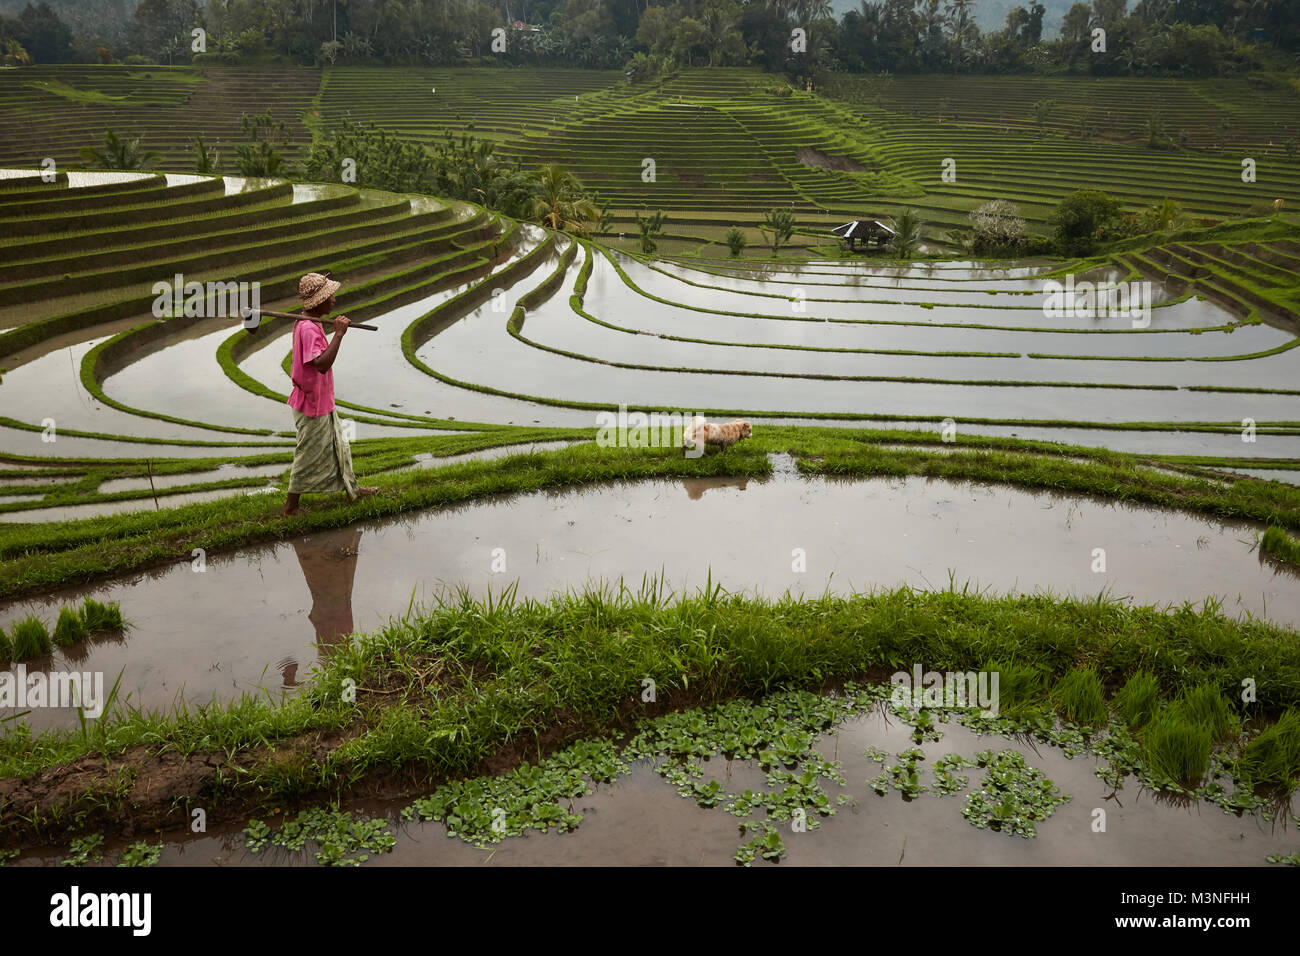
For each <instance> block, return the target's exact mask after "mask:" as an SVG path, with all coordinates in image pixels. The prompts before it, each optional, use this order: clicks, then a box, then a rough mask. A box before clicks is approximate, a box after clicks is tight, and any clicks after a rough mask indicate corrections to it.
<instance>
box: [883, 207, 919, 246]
mask: <svg viewBox="0 0 1300 956" xmlns="http://www.w3.org/2000/svg"><path fill="white" fill-rule="evenodd" d="M921 238H922V237H921V220H920V218H919V217H918V216H917V215H916V210H915V209H911V208H907V209H904V210H903V211H902V212H900V213H899V214H898V215H897V216H895V217H894V235H893V238H891V239H890V240H889V248H890V251H891V252H893V254H894V256H895V257H896V258H899V259H910V258H912V252H913V251H914V250H915V249H916V247H917V246H918V245H919V244H920V242H921Z"/></svg>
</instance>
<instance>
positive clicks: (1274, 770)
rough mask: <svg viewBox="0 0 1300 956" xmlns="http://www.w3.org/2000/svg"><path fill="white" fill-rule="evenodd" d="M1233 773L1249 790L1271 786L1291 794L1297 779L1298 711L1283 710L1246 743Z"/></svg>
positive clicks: (1299, 749) (1299, 757) (1299, 759)
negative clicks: (1274, 719) (1249, 787)
mask: <svg viewBox="0 0 1300 956" xmlns="http://www.w3.org/2000/svg"><path fill="white" fill-rule="evenodd" d="M1235 771H1236V776H1237V777H1238V779H1239V780H1241V781H1243V782H1245V783H1247V784H1249V785H1250V786H1251V787H1252V788H1255V787H1260V786H1274V787H1281V788H1283V789H1284V790H1285V791H1286V792H1287V793H1291V792H1292V791H1294V790H1295V788H1296V778H1297V777H1300V711H1295V710H1288V711H1286V712H1285V713H1283V714H1282V716H1281V717H1279V718H1278V720H1277V723H1275V724H1273V726H1271V727H1269V728H1267V729H1266V730H1264V731H1262V732H1261V733H1260V734H1259V736H1258V737H1256V738H1255V739H1254V740H1252V741H1251V742H1250V743H1249V744H1247V745H1246V749H1245V750H1244V751H1243V752H1242V755H1241V759H1239V760H1238V761H1237V765H1236V768H1235Z"/></svg>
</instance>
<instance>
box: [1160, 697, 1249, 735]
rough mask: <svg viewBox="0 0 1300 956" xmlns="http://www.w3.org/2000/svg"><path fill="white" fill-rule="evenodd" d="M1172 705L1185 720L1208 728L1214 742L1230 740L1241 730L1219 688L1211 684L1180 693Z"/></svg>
mask: <svg viewBox="0 0 1300 956" xmlns="http://www.w3.org/2000/svg"><path fill="white" fill-rule="evenodd" d="M1172 707H1173V708H1174V709H1175V710H1176V711H1177V712H1178V714H1179V715H1180V716H1181V717H1183V718H1184V719H1185V720H1188V721H1190V722H1192V723H1195V724H1200V725H1201V726H1203V727H1205V728H1206V729H1207V730H1209V732H1210V739H1212V740H1214V741H1215V742H1222V741H1225V740H1231V739H1232V738H1234V737H1236V736H1237V735H1238V734H1239V733H1240V732H1241V721H1240V720H1238V719H1237V715H1236V714H1234V713H1233V712H1232V707H1231V706H1230V705H1229V704H1228V701H1227V699H1226V698H1225V697H1224V696H1223V695H1222V694H1220V693H1219V689H1218V688H1217V687H1215V686H1213V685H1211V684H1202V685H1200V686H1199V687H1197V688H1196V689H1195V690H1191V691H1187V692H1186V693H1183V694H1181V695H1180V696H1179V697H1178V699H1177V700H1175V701H1174V703H1173V704H1172Z"/></svg>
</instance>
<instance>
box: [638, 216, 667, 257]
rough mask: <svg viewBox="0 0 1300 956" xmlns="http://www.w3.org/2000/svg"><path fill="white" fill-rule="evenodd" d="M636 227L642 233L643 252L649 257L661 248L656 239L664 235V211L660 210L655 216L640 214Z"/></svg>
mask: <svg viewBox="0 0 1300 956" xmlns="http://www.w3.org/2000/svg"><path fill="white" fill-rule="evenodd" d="M636 225H637V229H638V230H640V232H641V251H642V252H643V253H644V254H645V255H647V256H648V255H650V254H651V253H652V252H654V251H655V250H656V249H658V248H659V243H657V242H656V241H655V239H656V238H658V237H659V236H661V235H663V231H664V211H663V210H662V209H660V210H659V211H658V212H656V213H655V214H654V215H653V216H642V215H640V214H638V215H637V217H636Z"/></svg>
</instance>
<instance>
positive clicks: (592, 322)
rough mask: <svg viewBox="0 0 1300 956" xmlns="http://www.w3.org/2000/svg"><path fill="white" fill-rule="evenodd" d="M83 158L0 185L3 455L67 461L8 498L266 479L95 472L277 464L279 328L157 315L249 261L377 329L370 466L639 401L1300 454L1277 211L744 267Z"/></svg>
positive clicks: (278, 282)
mask: <svg viewBox="0 0 1300 956" xmlns="http://www.w3.org/2000/svg"><path fill="white" fill-rule="evenodd" d="M79 175H80V174H76V173H73V174H70V176H71V181H69V180H67V179H65V180H62V181H60V182H59V183H55V184H42V183H39V181H38V182H37V183H34V184H25V183H24V180H23V179H22V178H21V177H16V176H11V177H9V178H8V179H6V180H4V182H5V183H6V184H7V185H8V188H7V189H5V190H4V191H3V195H0V216H3V219H2V220H0V228H2V231H3V235H4V236H5V239H4V240H3V246H2V248H4V249H5V252H6V255H5V257H4V261H3V263H2V264H0V363H3V366H4V367H5V368H6V372H5V373H4V380H3V386H2V387H3V391H4V395H5V402H4V417H3V429H4V430H3V437H4V448H5V450H6V452H8V453H10V454H11V455H13V456H15V457H14V458H13V460H12V463H13V464H15V465H20V464H21V465H24V467H25V468H30V467H31V463H30V462H29V463H25V464H24V462H22V460H21V459H20V458H19V457H17V456H27V457H30V458H32V459H34V460H41V459H44V458H47V457H49V456H51V455H53V456H56V457H59V458H69V459H70V461H71V462H72V463H70V464H69V465H68V467H67V468H65V469H63V474H61V475H59V476H57V477H59V478H60V480H59V481H58V482H56V483H53V484H50V485H48V486H41V487H42V493H43V495H44V497H37V496H36V494H35V493H34V492H33V491H32V489H31V488H23V487H20V486H19V484H17V483H15V484H14V485H12V486H10V487H7V488H6V489H5V491H6V492H8V493H9V494H10V497H9V498H8V499H7V500H5V501H4V502H3V503H0V515H3V517H4V520H7V521H15V520H23V519H29V518H34V519H38V520H39V519H40V518H41V517H42V514H41V511H42V509H43V508H47V507H48V508H57V509H60V510H58V511H55V512H52V515H57V516H59V517H71V516H76V515H81V514H93V513H95V512H96V511H97V510H103V508H104V506H107V505H108V504H110V503H112V504H113V505H114V506H115V507H116V508H119V509H120V508H124V507H145V506H147V505H149V504H151V503H152V497H153V491H159V492H160V493H161V494H162V495H163V496H164V497H170V496H172V495H185V494H193V493H203V494H206V493H209V492H210V493H214V494H215V493H218V492H220V493H223V494H230V493H237V492H238V490H239V489H240V488H244V489H246V488H249V487H254V486H257V487H261V486H263V485H264V483H265V482H264V481H263V478H264V477H266V476H264V475H260V474H259V475H257V476H253V475H251V474H250V475H248V476H246V477H242V478H238V479H234V478H232V477H231V476H229V475H226V474H222V475H221V478H220V481H219V482H212V481H211V480H209V479H210V477H211V476H205V475H202V474H196V475H193V476H191V477H192V478H193V480H192V481H188V482H187V481H176V482H167V483H165V485H164V487H162V488H159V486H158V483H157V482H155V484H154V487H153V489H152V490H146V489H144V488H142V487H136V488H133V489H129V490H127V489H119V488H118V487H117V486H114V485H112V484H108V485H106V486H103V487H100V486H98V485H97V484H95V483H92V477H94V476H96V475H97V474H100V473H99V472H98V466H95V465H94V464H93V462H92V459H93V458H96V457H105V458H108V457H112V458H115V459H119V458H120V459H134V461H132V462H131V463H130V464H123V465H121V466H119V471H123V474H122V477H127V474H126V472H129V473H130V475H131V476H134V477H139V475H140V474H143V472H144V471H148V470H149V468H151V467H152V466H151V465H145V467H144V468H143V469H142V468H141V467H140V466H141V465H142V464H143V462H141V461H140V459H145V458H149V459H152V458H159V459H164V458H166V459H168V460H167V461H165V462H163V463H162V464H160V467H161V468H162V469H163V471H164V472H170V471H178V470H179V469H180V467H181V466H180V465H179V464H178V462H179V460H180V459H182V458H184V457H201V458H210V457H212V456H213V454H220V455H223V456H231V458H230V461H232V462H237V461H238V459H237V458H236V457H234V456H235V455H236V454H238V455H243V456H248V457H250V459H251V463H253V464H255V465H256V466H258V467H261V466H265V465H268V464H269V462H270V459H268V458H267V456H279V457H278V460H279V461H281V462H287V457H288V446H289V442H290V438H291V434H290V433H289V432H288V431H287V426H288V424H289V423H288V422H287V421H286V416H285V410H284V408H283V401H284V395H285V394H286V392H287V390H288V389H287V384H286V379H285V371H284V364H283V359H284V356H285V349H286V344H285V343H286V341H287V340H286V338H285V333H286V332H287V330H288V325H287V323H285V322H283V321H282V320H280V321H278V322H275V323H271V322H268V325H267V328H266V329H265V330H262V331H261V332H260V334H259V335H257V336H251V335H248V334H247V333H246V332H244V331H243V330H242V328H241V327H240V326H239V325H238V324H237V323H234V324H233V325H232V320H231V319H229V318H201V317H197V316H176V317H174V318H166V319H163V320H160V319H158V318H156V317H155V316H154V315H153V314H152V312H151V308H152V306H153V303H154V299H155V297H156V293H155V291H154V290H153V286H154V283H156V282H158V281H159V280H160V279H163V280H166V279H168V278H170V277H172V276H174V275H177V274H183V275H184V276H185V277H186V279H187V280H191V279H192V280H195V281H199V282H206V281H210V280H217V279H221V280H226V281H230V280H243V281H257V282H259V283H260V287H261V296H262V301H263V304H264V305H265V306H266V307H269V308H275V307H277V306H282V307H289V306H291V305H292V302H293V292H294V289H295V287H296V280H297V277H298V276H299V275H301V274H302V273H303V272H305V271H309V270H310V269H313V268H316V269H319V268H329V269H331V270H332V271H333V272H335V273H337V274H340V275H343V276H345V277H346V278H347V285H346V287H345V290H346V291H345V295H346V298H345V300H344V301H343V302H342V303H341V307H342V308H344V309H346V310H347V312H348V313H350V315H351V316H352V317H353V318H357V319H374V320H376V321H377V322H378V323H379V325H380V332H378V333H375V334H373V335H369V336H368V337H367V338H366V339H365V340H364V345H363V346H362V343H360V342H359V343H358V346H359V347H357V348H356V349H355V354H354V356H353V357H352V362H351V366H350V371H349V374H348V377H347V378H346V379H344V380H343V381H342V382H341V383H340V387H339V395H340V399H341V400H342V401H343V402H344V403H345V404H346V407H347V408H348V409H349V410H350V413H351V414H353V416H354V418H355V422H356V428H357V437H358V439H360V444H359V445H358V449H359V450H361V451H362V458H363V460H364V458H365V452H364V449H366V448H368V447H369V443H370V442H374V444H375V447H376V448H380V449H385V452H386V454H385V455H380V456H379V458H380V460H381V461H382V462H383V463H384V465H385V466H391V465H392V464H393V462H392V460H391V459H390V458H389V457H387V453H388V452H391V451H392V450H393V449H394V448H395V447H397V446H394V445H392V444H391V442H392V441H393V440H398V439H402V438H409V437H413V436H415V435H419V434H423V435H428V436H431V439H432V440H434V444H433V445H431V446H430V447H429V448H428V449H425V448H419V449H417V451H430V452H433V453H436V450H437V448H438V445H437V439H444V440H446V439H452V438H456V439H457V440H460V439H463V438H464V437H465V436H466V434H474V435H478V436H482V437H481V439H479V440H481V441H483V442H484V443H485V444H491V443H492V442H491V441H490V439H491V436H492V434H493V433H494V432H495V431H497V430H501V429H506V430H507V431H506V432H505V434H508V435H510V436H512V437H516V438H517V436H516V435H515V434H514V433H513V432H509V431H508V430H509V429H511V428H512V427H515V428H517V427H520V426H528V427H533V426H540V427H543V428H553V429H565V428H584V427H585V428H590V427H591V426H592V424H593V415H594V413H595V411H596V410H600V409H610V408H614V409H617V408H618V407H619V406H620V405H626V406H629V407H631V408H634V409H635V408H643V409H664V410H676V411H682V412H695V411H699V412H706V413H709V414H716V415H721V414H727V415H731V414H736V415H745V416H748V417H751V418H754V419H756V420H759V421H764V422H772V423H777V422H781V421H791V422H797V421H828V422H839V423H842V424H849V423H858V424H863V423H873V424H878V425H886V426H891V427H892V426H900V427H905V428H913V429H917V428H919V429H922V430H933V429H935V428H937V427H938V426H939V423H941V422H943V421H944V420H945V419H952V420H953V421H954V422H956V423H958V425H957V427H958V428H960V429H967V428H969V429H970V430H971V433H972V434H984V435H1004V436H1009V435H1011V434H1015V435H1020V436H1022V437H1031V436H1032V437H1041V438H1046V439H1048V440H1052V430H1053V429H1061V430H1064V431H1063V432H1062V434H1064V435H1068V440H1069V441H1071V442H1076V443H1079V444H1086V445H1094V446H1099V447H1107V448H1115V449H1119V450H1132V449H1133V447H1134V444H1135V443H1136V444H1137V445H1139V446H1140V447H1145V448H1147V449H1149V450H1153V451H1156V452H1158V453H1160V454H1163V455H1183V456H1193V457H1195V458H1196V460H1197V461H1200V462H1201V463H1203V464H1237V465H1240V466H1242V467H1250V468H1255V469H1265V470H1266V469H1271V468H1276V469H1277V470H1278V471H1279V472H1287V471H1293V470H1295V465H1296V463H1297V460H1300V423H1298V421H1297V419H1298V416H1297V415H1296V413H1295V408H1296V395H1297V390H1296V389H1295V387H1294V385H1295V382H1294V375H1293V373H1292V369H1293V364H1292V363H1293V358H1292V355H1293V354H1294V353H1293V352H1292V351H1291V350H1292V348H1293V346H1294V345H1295V344H1296V343H1297V339H1296V334H1295V327H1294V316H1295V313H1296V311H1297V308H1300V302H1298V301H1297V298H1296V285H1295V283H1294V282H1293V281H1291V280H1292V277H1293V276H1294V271H1293V270H1295V269H1296V267H1297V265H1300V242H1298V241H1297V238H1296V237H1294V236H1293V235H1292V231H1291V230H1290V228H1289V227H1285V226H1281V225H1279V226H1276V227H1275V230H1274V232H1275V234H1276V235H1278V237H1279V238H1265V239H1254V238H1252V239H1250V240H1247V241H1238V240H1234V239H1232V238H1231V237H1230V233H1228V234H1225V235H1229V238H1226V239H1224V240H1222V241H1217V242H1212V241H1206V242H1191V243H1175V242H1171V243H1168V244H1165V245H1162V246H1156V247H1153V248H1145V249H1140V250H1136V251H1133V252H1128V253H1122V254H1117V255H1115V256H1113V257H1111V258H1110V259H1107V260H1104V261H1093V262H1088V263H1081V264H1071V263H1064V264H1060V263H1057V264H1046V263H1044V264H1039V265H1032V264H1031V265H1021V266H1015V267H1012V268H1007V269H995V268H991V267H988V266H985V265H982V264H980V263H971V262H965V263H963V262H955V261H940V262H927V263H919V264H915V265H886V266H872V265H870V264H868V263H863V262H861V261H858V262H852V261H835V260H824V261H820V262H817V263H815V264H799V263H795V262H791V263H790V264H784V265H783V264H781V263H779V262H775V261H773V262H766V263H741V264H737V263H736V262H735V261H711V260H705V259H692V260H676V261H674V260H653V259H643V258H636V257H632V256H629V255H626V254H623V253H620V252H617V251H614V250H612V249H609V248H606V247H603V246H601V245H599V244H591V243H588V242H585V241H582V242H574V241H573V240H571V239H568V238H557V237H553V236H550V235H547V234H544V233H543V232H542V231H541V230H539V229H537V228H536V227H532V226H527V225H522V224H519V223H515V222H510V221H503V220H500V219H498V218H497V217H494V216H492V215H490V214H488V213H486V212H485V211H483V210H482V209H478V208H476V207H473V206H471V205H468V204H463V203H446V202H439V201H436V200H430V199H425V198H420V197H408V196H398V195H393V194H387V193H381V192H377V191H368V190H356V189H353V188H350V187H345V186H310V185H293V184H291V183H288V182H282V181H270V180H262V181H250V180H245V179H238V178H224V179H223V178H220V177H217V178H212V177H199V176H184V175H178V174H160V175H139V174H99V175H98V176H97V177H95V180H94V181H93V182H92V181H82V180H79V179H78V176H79ZM1075 275H1077V278H1078V280H1079V281H1084V280H1088V279H1091V280H1094V281H1096V282H1098V283H1099V284H1100V286H1101V287H1103V288H1105V287H1107V286H1114V285H1116V284H1127V283H1130V282H1138V281H1141V282H1146V283H1148V284H1149V287H1150V291H1151V292H1152V304H1151V307H1150V309H1149V311H1148V312H1147V313H1146V314H1145V316H1144V317H1142V319H1141V320H1140V321H1139V320H1137V319H1133V318H1131V317H1129V316H1104V315H1103V316H1101V317H1097V318H1076V317H1073V316H1066V317H1058V316H1048V315H1045V305H1046V304H1047V292H1046V289H1047V287H1048V283H1051V282H1056V281H1058V280H1063V279H1064V277H1066V276H1075ZM177 369H184V370H185V374H181V375H177V374H175V371H174V370H177ZM1247 420H1249V421H1250V422H1253V423H1254V431H1253V433H1252V434H1251V435H1250V436H1249V437H1250V438H1251V439H1253V440H1247V441H1243V440H1242V436H1243V434H1244V432H1243V422H1246V421H1247ZM49 421H53V422H54V423H56V424H55V426H54V427H55V432H56V435H57V441H55V442H51V441H49V440H48V439H49V437H50V436H49V435H47V434H46V432H48V431H49V429H48V428H47V424H46V423H48V422H49ZM552 437H554V436H551V435H543V436H541V438H540V440H549V439H550V438H552ZM1058 440H1063V439H1058ZM403 447H404V446H403ZM226 449H237V450H238V452H237V453H236V452H232V451H227V450H226ZM214 450H219V451H214ZM465 450H469V448H468V447H467V448H466V449H465ZM171 459H175V460H171ZM42 464H45V463H44V462H42ZM205 464H206V463H205ZM46 470H48V468H47V469H46ZM35 477H40V476H35ZM49 477H55V476H49ZM100 477H103V475H100ZM114 477H116V473H115V475H114ZM218 485H219V487H217V486H218ZM210 486H211V487H210ZM175 500H178V501H179V500H184V499H182V498H176V499H175ZM127 502H131V503H133V504H130V505H128V504H126V503H127Z"/></svg>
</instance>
